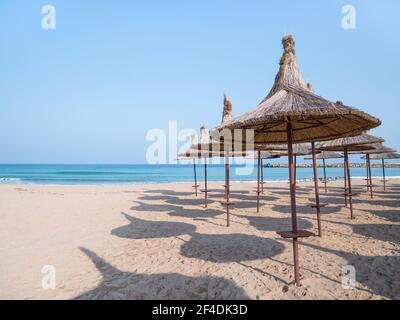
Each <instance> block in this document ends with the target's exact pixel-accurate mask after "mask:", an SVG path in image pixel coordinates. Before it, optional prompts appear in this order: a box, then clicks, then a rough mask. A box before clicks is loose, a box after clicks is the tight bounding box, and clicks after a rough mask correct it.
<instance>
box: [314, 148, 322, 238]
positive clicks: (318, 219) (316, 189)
mask: <svg viewBox="0 0 400 320" xmlns="http://www.w3.org/2000/svg"><path fill="white" fill-rule="evenodd" d="M311 148H312V159H313V171H314V190H315V206H314V207H315V209H316V210H317V223H318V236H319V237H322V230H321V207H322V206H321V204H320V202H319V186H318V172H317V156H316V154H315V142H311Z"/></svg>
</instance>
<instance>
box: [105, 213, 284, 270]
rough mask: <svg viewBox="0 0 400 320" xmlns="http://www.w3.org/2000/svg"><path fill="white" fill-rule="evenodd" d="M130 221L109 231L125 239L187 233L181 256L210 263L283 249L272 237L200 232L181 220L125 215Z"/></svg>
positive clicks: (252, 257)
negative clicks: (187, 238) (187, 237)
mask: <svg viewBox="0 0 400 320" xmlns="http://www.w3.org/2000/svg"><path fill="white" fill-rule="evenodd" d="M123 215H124V216H125V218H126V219H127V220H128V221H129V222H130V224H128V225H126V226H122V227H118V228H116V229H113V230H112V231H111V234H112V235H114V236H117V237H121V238H126V239H155V238H167V237H175V238H179V236H182V235H190V236H191V239H190V240H188V241H186V240H183V239H182V238H179V239H180V240H181V241H183V242H184V244H183V245H182V246H181V250H180V252H181V255H183V256H186V257H190V258H197V259H201V260H207V261H212V262H242V261H251V260H259V259H265V258H269V257H271V256H274V255H276V254H279V253H281V252H282V251H283V250H284V246H283V245H282V244H281V243H280V242H278V241H275V240H271V239H266V238H261V237H257V236H252V235H244V234H200V233H197V232H196V227H195V226H194V225H191V224H188V223H183V222H168V221H149V220H142V219H139V218H136V217H132V216H129V215H127V214H124V213H123Z"/></svg>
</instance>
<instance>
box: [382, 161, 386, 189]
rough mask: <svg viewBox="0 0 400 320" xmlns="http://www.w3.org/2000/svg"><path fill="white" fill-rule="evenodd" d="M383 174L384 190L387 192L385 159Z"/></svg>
mask: <svg viewBox="0 0 400 320" xmlns="http://www.w3.org/2000/svg"><path fill="white" fill-rule="evenodd" d="M382 173H383V190H385V191H386V172H385V159H382Z"/></svg>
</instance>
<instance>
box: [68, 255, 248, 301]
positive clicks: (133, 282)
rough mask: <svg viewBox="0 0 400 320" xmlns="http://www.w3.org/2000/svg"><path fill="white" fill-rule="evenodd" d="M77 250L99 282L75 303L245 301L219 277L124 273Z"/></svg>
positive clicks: (235, 287)
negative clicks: (124, 300) (79, 301)
mask: <svg viewBox="0 0 400 320" xmlns="http://www.w3.org/2000/svg"><path fill="white" fill-rule="evenodd" d="M80 250H81V251H82V252H83V253H84V254H85V255H86V256H87V257H88V258H89V259H90V260H91V262H92V263H93V264H94V265H95V266H96V268H97V270H98V271H99V272H100V273H101V276H102V279H101V283H100V284H99V285H98V286H97V287H96V288H94V289H92V290H89V291H87V292H85V293H83V294H81V295H79V296H77V297H75V298H74V299H77V300H92V299H94V300H110V299H118V300H120V299H127V300H128V299H129V300H153V299H160V300H161V299H168V300H182V299H184V300H197V299H200V300H203V299H229V300H230V299H232V300H240V299H245V300H248V299H249V297H248V296H247V295H246V293H245V292H244V290H243V289H242V288H240V287H238V286H237V285H236V284H235V283H234V282H233V281H231V280H228V279H225V278H222V277H213V276H200V277H190V276H185V275H181V274H177V273H160V274H150V275H149V274H138V273H135V272H125V271H121V270H119V269H117V268H115V267H114V266H113V265H111V264H110V263H109V262H107V261H106V260H104V259H103V258H101V257H99V256H98V255H97V254H96V253H94V252H92V251H90V250H88V249H86V248H80Z"/></svg>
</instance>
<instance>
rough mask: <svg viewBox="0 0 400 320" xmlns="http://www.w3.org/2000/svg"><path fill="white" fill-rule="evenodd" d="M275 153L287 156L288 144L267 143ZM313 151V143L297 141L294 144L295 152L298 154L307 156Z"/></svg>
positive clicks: (269, 148)
mask: <svg viewBox="0 0 400 320" xmlns="http://www.w3.org/2000/svg"><path fill="white" fill-rule="evenodd" d="M266 147H267V148H268V149H267V150H270V151H271V152H272V153H274V154H278V155H280V156H287V153H288V152H287V145H286V144H269V145H266ZM311 153H312V150H311V145H310V144H309V143H297V144H294V145H293V154H294V155H296V156H305V155H309V154H311Z"/></svg>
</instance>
